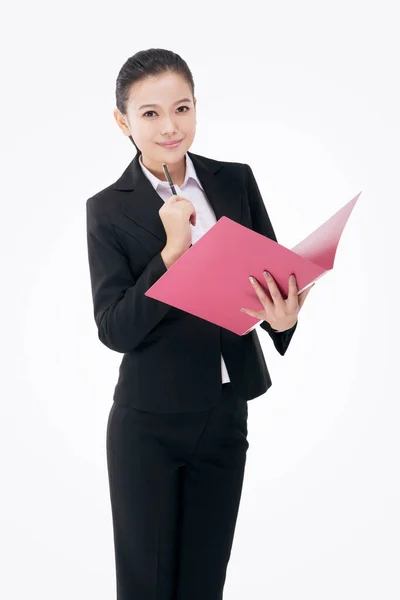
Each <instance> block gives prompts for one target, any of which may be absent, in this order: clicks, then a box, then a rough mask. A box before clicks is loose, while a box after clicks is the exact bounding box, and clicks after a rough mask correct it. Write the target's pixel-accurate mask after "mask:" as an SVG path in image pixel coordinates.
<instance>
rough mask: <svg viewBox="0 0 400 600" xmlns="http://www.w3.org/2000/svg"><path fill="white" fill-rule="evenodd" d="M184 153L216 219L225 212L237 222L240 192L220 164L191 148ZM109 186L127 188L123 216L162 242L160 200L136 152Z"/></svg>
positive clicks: (240, 199)
mask: <svg viewBox="0 0 400 600" xmlns="http://www.w3.org/2000/svg"><path fill="white" fill-rule="evenodd" d="M188 154H189V156H190V158H191V160H192V161H193V165H194V168H195V169H196V173H197V175H198V178H199V180H200V181H201V184H202V186H203V188H204V191H205V193H206V196H207V198H208V200H209V201H210V204H211V206H212V208H213V210H214V212H215V216H216V218H217V221H218V220H219V219H220V218H221V217H222V216H226V217H229V218H230V219H232V220H233V221H236V222H237V223H240V221H241V205H242V194H243V192H242V190H241V189H240V187H239V185H238V184H237V183H236V182H235V181H234V180H233V179H232V178H230V176H229V172H228V170H227V169H226V168H225V167H224V164H223V163H221V162H220V161H217V160H213V159H210V158H206V157H203V156H200V155H197V154H193V153H191V152H188ZM113 187H114V188H115V189H116V190H119V191H124V192H127V193H126V199H125V200H124V202H123V207H122V210H123V212H124V214H125V216H126V217H128V218H129V219H131V220H132V221H134V222H135V223H136V224H137V225H139V226H140V227H143V228H144V229H146V230H147V231H148V232H150V233H151V234H153V235H155V236H156V237H157V238H159V239H160V240H161V241H162V242H164V243H166V234H165V229H164V226H163V224H162V221H161V219H160V215H159V210H160V208H161V207H162V206H163V204H164V200H163V199H162V198H161V197H160V196H159V195H158V193H157V192H156V190H155V189H154V188H153V186H152V185H151V183H150V181H149V180H148V179H147V177H146V176H145V174H144V173H143V171H142V169H141V166H140V164H139V154H137V155H136V156H135V158H134V159H133V160H132V161H131V162H130V163H129V165H128V167H127V168H126V169H125V171H124V172H123V173H122V175H121V177H120V178H119V179H118V180H117V181H116V182H115V183H114V184H113ZM189 199H190V198H189Z"/></svg>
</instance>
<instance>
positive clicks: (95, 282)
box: [86, 198, 171, 353]
mask: <svg viewBox="0 0 400 600" xmlns="http://www.w3.org/2000/svg"><path fill="white" fill-rule="evenodd" d="M86 230H87V247H88V259H89V271H90V280H91V288H92V297H93V308H94V319H95V322H96V325H97V329H98V337H99V339H100V341H101V342H102V343H103V344H104V345H105V346H107V348H110V349H111V350H115V351H116V352H123V353H124V352H129V351H131V350H133V349H134V348H136V346H138V345H139V344H140V343H141V342H142V341H143V340H144V338H145V337H146V335H147V334H148V333H149V332H150V331H151V330H152V329H153V328H154V327H155V326H156V325H157V324H158V323H159V321H161V319H162V318H163V317H164V316H165V315H166V314H167V312H168V311H169V310H170V309H171V306H170V305H168V304H165V303H163V302H159V301H158V300H155V299H153V298H149V297H148V296H145V295H144V294H145V292H146V291H147V290H148V289H149V288H150V287H151V286H152V285H153V283H155V282H156V281H157V280H158V279H159V278H160V277H161V275H163V274H164V273H165V272H166V270H167V267H166V266H165V264H164V261H163V259H162V257H161V252H160V253H158V254H156V255H155V256H154V257H153V258H152V260H150V262H149V263H148V264H147V266H146V268H145V269H144V270H143V272H142V273H141V275H140V277H138V278H137V279H135V277H134V276H133V273H132V270H131V267H130V264H129V259H128V257H127V256H126V254H125V253H124V250H123V247H122V246H121V244H120V242H119V239H118V237H117V234H116V232H115V229H114V227H113V225H112V223H111V221H110V220H109V218H108V216H107V215H105V214H101V213H99V211H98V210H97V209H96V210H95V209H94V208H93V206H92V203H91V199H90V198H89V200H87V201H86Z"/></svg>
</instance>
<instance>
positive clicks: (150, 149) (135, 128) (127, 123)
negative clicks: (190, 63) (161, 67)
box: [114, 73, 196, 180]
mask: <svg viewBox="0 0 400 600" xmlns="http://www.w3.org/2000/svg"><path fill="white" fill-rule="evenodd" d="M114 117H115V119H116V121H117V123H118V125H119V127H120V129H121V130H122V131H123V133H124V134H125V135H132V137H133V139H134V141H135V144H136V145H137V146H138V148H139V149H140V151H141V153H142V160H143V164H144V165H145V166H146V167H147V168H148V169H149V170H150V171H152V172H153V173H155V174H156V175H157V176H158V177H159V178H160V179H162V180H165V176H164V174H163V170H162V164H163V163H167V165H168V169H169V171H170V172H171V174H172V173H177V172H179V171H181V170H182V168H183V169H184V165H185V158H184V157H185V154H186V152H187V150H188V149H189V148H190V146H191V145H192V142H193V140H194V137H195V133H196V99H195V98H193V95H192V91H191V87H190V85H189V84H188V83H187V81H186V80H185V79H184V78H183V77H182V76H181V75H177V74H176V73H164V74H162V75H159V76H157V77H148V78H146V79H144V80H142V81H139V82H137V83H135V84H134V85H133V86H132V88H131V90H130V94H129V100H128V103H127V115H126V117H124V116H123V115H122V114H121V113H120V111H119V110H118V109H117V108H116V109H115V110H114ZM175 140H182V141H181V142H180V144H179V145H178V146H177V147H176V148H165V147H163V146H161V145H160V144H161V143H163V142H168V141H175Z"/></svg>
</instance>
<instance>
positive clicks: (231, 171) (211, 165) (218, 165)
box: [188, 152, 249, 183]
mask: <svg viewBox="0 0 400 600" xmlns="http://www.w3.org/2000/svg"><path fill="white" fill-rule="evenodd" d="M188 154H189V155H190V157H191V158H192V159H194V160H193V162H195V163H197V162H198V161H199V162H200V164H202V165H203V166H205V167H207V168H208V169H210V170H213V171H214V172H215V171H218V170H220V169H223V173H224V175H228V176H229V177H230V178H231V179H233V180H235V179H237V180H238V181H239V182H240V183H242V182H243V180H244V179H245V178H246V176H247V170H248V168H249V166H248V165H247V164H246V163H241V162H237V161H228V160H218V159H216V158H211V157H209V156H202V155H201V154H194V153H193V152H188Z"/></svg>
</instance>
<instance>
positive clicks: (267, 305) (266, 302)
mask: <svg viewBox="0 0 400 600" xmlns="http://www.w3.org/2000/svg"><path fill="white" fill-rule="evenodd" d="M249 279H250V283H251V285H252V287H253V288H254V289H255V291H256V294H257V296H258V299H259V300H260V302H261V304H262V306H263V307H264V309H265V310H266V311H268V310H271V309H272V307H273V302H272V300H270V299H269V298H268V296H267V294H266V292H265V290H264V288H263V287H262V285H260V284H259V283H258V281H257V279H256V278H255V277H249Z"/></svg>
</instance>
